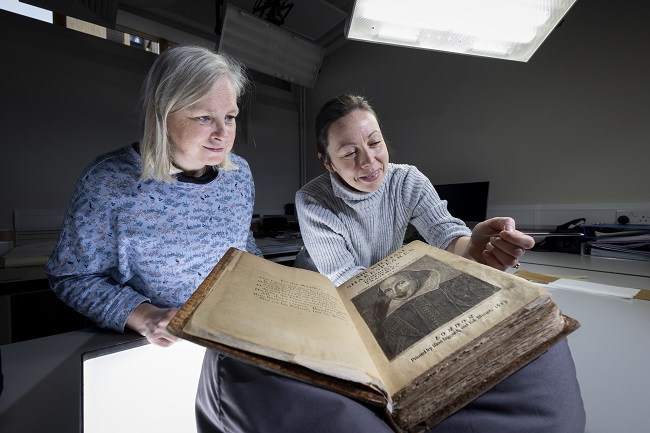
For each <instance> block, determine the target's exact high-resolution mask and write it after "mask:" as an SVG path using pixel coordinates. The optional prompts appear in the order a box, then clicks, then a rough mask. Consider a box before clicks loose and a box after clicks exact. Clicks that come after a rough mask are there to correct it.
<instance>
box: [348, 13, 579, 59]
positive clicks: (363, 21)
mask: <svg viewBox="0 0 650 433" xmlns="http://www.w3.org/2000/svg"><path fill="white" fill-rule="evenodd" d="M574 3H575V0H489V1H488V0H400V1H399V2H397V1H395V0H357V1H355V3H354V7H353V11H352V14H351V18H350V20H349V22H348V26H347V29H346V36H347V37H348V39H353V40H359V41H367V42H375V43H383V44H389V45H398V46H407V47H413V48H421V49H428V50H437V51H448V52H452V53H459V54H470V55H478V56H487V57H495V58H501V59H508V60H515V61H521V62H526V61H528V60H529V59H530V58H531V56H532V55H533V54H534V53H535V51H536V50H537V49H538V48H539V46H540V45H541V44H542V42H543V41H544V40H545V39H546V37H547V36H548V35H549V34H550V33H551V31H552V30H553V29H554V28H555V27H556V26H557V25H558V23H559V22H560V21H561V20H562V18H563V17H564V15H565V14H566V13H567V12H568V10H569V9H570V8H571V6H573V4H574Z"/></svg>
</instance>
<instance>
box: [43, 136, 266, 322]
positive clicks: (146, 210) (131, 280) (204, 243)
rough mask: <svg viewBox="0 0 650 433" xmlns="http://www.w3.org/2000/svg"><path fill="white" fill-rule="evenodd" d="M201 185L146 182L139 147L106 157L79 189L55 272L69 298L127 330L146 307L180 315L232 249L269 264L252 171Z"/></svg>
mask: <svg viewBox="0 0 650 433" xmlns="http://www.w3.org/2000/svg"><path fill="white" fill-rule="evenodd" d="M231 157H232V161H233V163H234V164H235V165H236V166H238V169H236V170H231V171H227V172H219V174H218V175H217V176H216V177H215V178H214V179H213V180H211V181H209V182H207V183H205V184H200V183H190V182H181V181H178V182H175V183H171V184H167V183H164V182H160V181H147V182H141V181H140V180H139V177H140V171H141V160H140V155H139V154H138V153H137V152H136V151H135V149H134V148H133V146H127V147H124V148H122V149H119V150H117V151H114V152H111V153H108V154H105V155H102V156H100V157H99V158H97V159H96V160H95V162H94V163H92V164H91V165H90V166H88V167H87V168H86V169H85V171H84V172H83V174H82V175H81V178H80V179H79V181H78V182H77V185H76V188H75V191H74V193H73V195H72V198H71V199H70V203H69V207H68V210H67V212H66V215H65V219H64V222H63V227H62V231H61V236H60V237H59V240H58V243H57V246H56V248H55V250H54V252H53V253H52V256H51V258H50V260H49V262H48V263H47V265H46V269H45V270H46V274H47V276H48V278H49V281H50V285H51V287H52V289H53V290H54V292H55V293H56V294H57V296H58V297H59V298H61V299H62V300H63V301H64V302H65V303H66V304H68V305H70V306H71V307H73V308H74V309H75V310H77V311H78V312H80V313H81V314H83V315H85V316H87V317H88V318H90V319H91V320H93V321H94V322H95V323H96V324H97V325H98V326H100V327H102V328H109V329H114V330H117V331H123V330H124V326H125V324H126V319H127V318H128V316H129V315H130V314H131V312H132V311H133V310H134V309H135V307H137V306H138V305H139V304H141V303H142V302H151V303H152V304H154V305H156V306H159V307H180V306H181V305H182V304H183V303H184V302H185V301H186V300H187V299H188V298H189V296H190V295H191V294H192V293H193V292H194V290H195V289H196V288H197V287H198V286H199V284H200V283H201V282H202V281H203V279H204V278H205V277H206V276H207V275H208V273H209V272H210V271H211V270H212V268H213V267H214V265H215V264H216V263H217V261H218V260H219V259H220V258H221V257H222V256H223V254H224V253H225V252H226V251H227V250H228V248H229V247H231V246H233V247H236V248H239V249H242V250H246V251H249V252H251V253H253V254H257V255H261V253H260V251H259V249H258V248H257V246H256V245H255V240H254V239H253V235H252V232H251V231H250V222H251V216H252V212H253V203H254V199H255V190H254V185H253V178H252V175H251V172H250V169H249V167H248V163H247V162H246V161H245V160H244V159H243V158H241V157H239V156H237V155H234V154H231Z"/></svg>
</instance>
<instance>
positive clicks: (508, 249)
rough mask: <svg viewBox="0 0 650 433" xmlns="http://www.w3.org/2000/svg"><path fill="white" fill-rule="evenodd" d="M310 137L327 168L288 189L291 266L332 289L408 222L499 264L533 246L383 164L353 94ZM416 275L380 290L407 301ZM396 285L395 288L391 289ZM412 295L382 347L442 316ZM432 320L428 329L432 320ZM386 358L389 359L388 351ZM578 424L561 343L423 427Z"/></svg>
mask: <svg viewBox="0 0 650 433" xmlns="http://www.w3.org/2000/svg"><path fill="white" fill-rule="evenodd" d="M316 141H317V150H318V158H319V159H320V161H321V162H322V163H323V165H324V166H325V168H326V169H327V173H325V174H323V175H321V176H319V177H317V178H315V179H314V180H312V181H311V182H309V183H308V184H306V185H305V186H304V187H303V188H301V189H300V190H299V191H298V192H297V194H296V211H297V215H298V220H299V223H300V231H301V235H302V238H303V241H304V244H305V249H304V250H303V251H302V252H301V253H300V254H299V256H298V257H297V259H296V266H299V267H304V268H308V269H312V270H317V271H318V272H320V273H322V274H324V275H326V276H327V277H328V278H329V279H330V280H331V281H332V282H333V283H334V284H335V285H339V284H341V283H343V282H345V281H347V280H348V279H350V278H352V277H353V276H354V275H356V274H358V273H359V272H361V271H362V270H364V269H366V268H367V267H369V266H371V265H373V264H375V263H377V262H378V261H380V260H382V259H383V258H385V257H387V256H388V255H390V254H392V253H393V252H395V251H397V250H398V249H399V248H400V247H401V246H402V245H403V242H404V237H405V234H406V230H407V228H408V226H409V224H412V225H413V226H414V227H415V228H416V229H417V230H418V232H419V234H420V235H421V236H422V237H423V238H424V240H425V241H426V242H427V243H429V244H431V245H433V246H435V247H438V248H440V249H445V250H447V251H449V252H451V253H454V254H458V255H460V256H463V257H465V258H468V259H471V260H475V261H477V262H479V263H482V264H485V265H488V266H491V267H494V268H496V269H500V270H505V269H507V268H509V267H516V266H517V265H518V260H519V258H521V256H522V255H523V254H524V252H525V250H527V249H529V248H531V247H532V246H533V245H534V240H533V239H532V238H531V237H529V236H526V235H524V234H523V233H521V232H518V231H517V230H515V221H514V220H513V219H512V218H508V217H497V218H491V219H489V220H487V221H484V222H481V223H479V224H477V225H476V227H474V229H473V230H470V229H469V228H467V227H466V226H465V224H464V223H463V221H461V220H459V219H457V218H454V216H453V215H451V214H450V213H449V212H448V210H447V203H446V201H444V200H441V199H440V197H439V196H438V194H437V192H436V191H435V189H434V188H433V186H432V184H431V182H430V181H429V179H427V178H426V177H425V176H424V175H423V174H422V173H421V172H420V171H419V170H418V169H417V168H416V167H414V166H412V165H406V164H393V163H390V162H389V153H388V147H387V144H386V142H385V140H384V138H383V136H382V131H381V128H380V125H379V120H378V118H377V114H376V113H375V111H374V110H373V109H372V107H371V106H370V104H369V103H368V101H367V100H366V99H365V98H363V97H361V96H356V95H340V96H338V97H336V98H333V99H331V100H329V101H327V102H326V103H325V104H324V105H323V106H322V107H321V109H320V111H319V112H318V115H317V117H316ZM472 234H478V235H493V236H491V237H472V236H471V235H472ZM398 280H399V279H398ZM416 281H417V280H414V282H413V284H411V283H407V282H406V280H404V279H401V280H399V281H396V282H394V284H393V285H391V286H390V287H386V288H385V291H384V293H388V292H391V293H392V294H391V296H392V297H393V298H394V299H397V297H398V295H399V293H401V294H402V296H406V295H407V294H409V293H410V294H409V296H410V297H413V296H414V295H415V293H416V292H418V291H421V290H422V289H418V290H408V289H407V287H409V286H413V287H415V286H417V284H415V282H416ZM400 284H401V285H402V286H403V287H401V288H399V287H398V285H400ZM441 284H443V285H447V284H451V285H452V286H453V285H454V284H457V285H458V286H463V285H465V286H467V287H473V286H474V284H473V282H472V281H456V282H454V281H453V279H450V280H448V281H444V282H442V283H441ZM451 289H453V287H448V288H445V287H442V288H438V289H437V290H433V291H431V292H432V293H435V292H437V291H440V290H442V291H446V290H449V293H445V295H448V294H453V293H452V292H453V290H451ZM482 290H483V289H480V290H479V289H478V288H476V290H475V292H476V294H479V295H480V294H481V293H482V295H481V296H483V295H485V296H488V295H489V293H487V294H486V293H483V292H482ZM440 293H442V292H440ZM418 298H422V300H423V301H422V302H419V304H418V305H414V304H411V303H410V302H409V301H405V302H403V303H402V306H401V307H400V308H403V306H409V311H408V312H405V313H404V314H403V315H401V317H397V316H396V320H394V321H392V322H391V323H383V324H382V326H383V329H382V332H384V333H385V334H386V338H387V335H388V334H389V333H390V332H392V331H394V335H392V336H391V338H392V340H390V341H388V340H386V341H385V342H386V343H387V344H389V346H391V345H392V349H391V350H393V349H394V350H395V351H397V352H398V351H399V350H401V349H402V348H403V347H407V346H408V345H409V344H410V343H409V340H408V338H407V337H406V336H405V334H408V333H410V332H412V331H413V332H416V331H417V329H415V328H417V327H420V326H424V325H425V322H426V321H429V320H430V321H435V320H438V319H436V316H437V315H439V316H442V315H443V314H442V312H441V311H435V310H436V308H437V307H442V303H443V300H442V299H438V300H436V299H433V297H432V299H431V300H427V301H426V302H425V301H424V298H425V297H424V296H420V297H418ZM444 298H445V301H444V302H448V303H449V308H461V309H462V308H466V305H465V303H466V301H467V299H465V298H463V297H462V296H455V295H454V296H445V297H444ZM409 304H411V305H409ZM420 304H421V305H420ZM388 305H389V307H388V308H390V304H388ZM388 308H387V313H388ZM438 313H441V314H438ZM395 314H396V313H395V312H394V313H393V316H394V315H395ZM407 316H409V317H410V318H412V319H413V320H412V321H411V324H408V323H406V321H405V320H404V319H405V318H406V317H407ZM388 317H390V315H389V316H388ZM397 319H399V320H397ZM409 320H410V319H409ZM440 320H444V318H440ZM414 324H415V325H414ZM431 326H433V327H434V329H435V326H436V324H433V325H431ZM407 327H408V328H409V329H406V328H407ZM385 354H386V355H387V359H389V360H390V359H391V357H392V356H394V355H395V353H393V352H390V351H389V352H385ZM348 405H349V406H353V405H356V403H353V402H349V403H347V404H346V405H345V406H346V407H347V406H348ZM371 415H372V411H371V409H370V408H368V411H367V412H365V413H364V412H363V411H359V413H357V415H356V416H357V420H356V422H357V423H358V422H362V421H359V420H364V419H371ZM341 416H344V415H341ZM584 428H585V413H584V407H583V403H582V398H581V395H580V388H579V386H578V382H577V378H576V372H575V366H574V363H573V359H572V357H571V353H570V351H569V347H568V345H567V342H566V339H565V340H562V341H561V342H560V343H558V344H557V345H555V346H554V347H552V348H551V349H550V350H548V351H547V352H546V353H545V354H543V355H541V356H540V357H539V358H537V359H536V360H534V361H533V362H531V363H530V364H528V365H527V366H525V367H524V368H522V369H521V370H519V371H517V372H516V373H514V374H513V375H511V376H510V377H508V378H507V379H505V380H504V381H502V382H501V383H499V384H498V385H496V386H495V387H494V388H492V389H491V390H490V391H488V392H486V393H485V394H483V395H482V396H480V397H478V398H477V399H476V400H474V401H473V402H471V403H470V404H469V405H467V406H466V407H465V408H463V409H461V410H460V411H458V412H457V413H455V414H453V415H451V416H450V417H448V418H447V419H445V420H444V421H442V422H441V423H440V424H438V425H436V426H434V427H433V428H432V429H431V430H430V432H431V433H434V432H435V433H443V432H444V433H447V432H449V433H451V432H465V431H467V432H470V431H471V432H476V433H478V432H485V433H491V432H500V433H519V432H527V433H547V432H554V433H560V432H562V433H582V432H583V431H584ZM363 431H372V430H371V429H363Z"/></svg>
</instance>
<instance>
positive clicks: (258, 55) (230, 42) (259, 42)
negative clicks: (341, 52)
mask: <svg viewBox="0 0 650 433" xmlns="http://www.w3.org/2000/svg"><path fill="white" fill-rule="evenodd" d="M219 52H224V53H226V54H229V55H231V56H233V57H234V58H236V59H237V60H239V61H240V62H242V63H244V65H246V66H247V67H248V68H251V69H254V70H256V71H259V72H263V73H265V74H268V75H271V76H273V77H277V78H280V79H283V80H285V81H288V82H290V83H295V84H300V85H301V86H305V87H308V88H310V89H312V88H313V87H314V84H315V83H316V77H317V76H318V72H319V70H320V66H321V63H322V61H323V57H324V56H325V48H324V47H321V46H319V45H316V44H314V43H312V42H310V41H308V40H306V39H303V38H301V37H299V36H297V35H296V34H294V33H292V32H290V31H288V30H285V29H283V28H282V27H279V26H277V25H275V24H272V23H270V22H268V21H264V20H262V19H260V18H258V17H256V16H255V15H252V14H249V13H246V12H244V11H242V10H241V9H239V8H237V7H235V6H233V5H231V4H230V3H228V4H227V8H226V13H225V16H224V20H223V25H222V27H221V37H220V39H219Z"/></svg>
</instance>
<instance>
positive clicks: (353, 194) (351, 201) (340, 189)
mask: <svg viewBox="0 0 650 433" xmlns="http://www.w3.org/2000/svg"><path fill="white" fill-rule="evenodd" d="M392 172H393V171H392V164H388V170H387V171H386V173H385V175H384V179H383V180H382V182H381V186H380V187H379V188H378V189H377V190H376V191H372V192H361V191H355V190H353V189H351V188H350V187H348V186H347V185H346V184H345V183H344V182H343V181H342V180H341V178H339V177H338V176H337V175H335V174H334V173H331V172H330V173H329V175H330V180H331V183H332V190H333V192H334V196H336V197H338V198H340V199H341V200H343V201H345V202H346V203H347V204H348V206H350V207H354V208H365V207H369V206H372V205H374V204H375V203H378V202H379V200H381V197H382V196H383V194H384V191H385V190H386V185H387V184H388V182H389V179H390V177H391V175H392Z"/></svg>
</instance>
